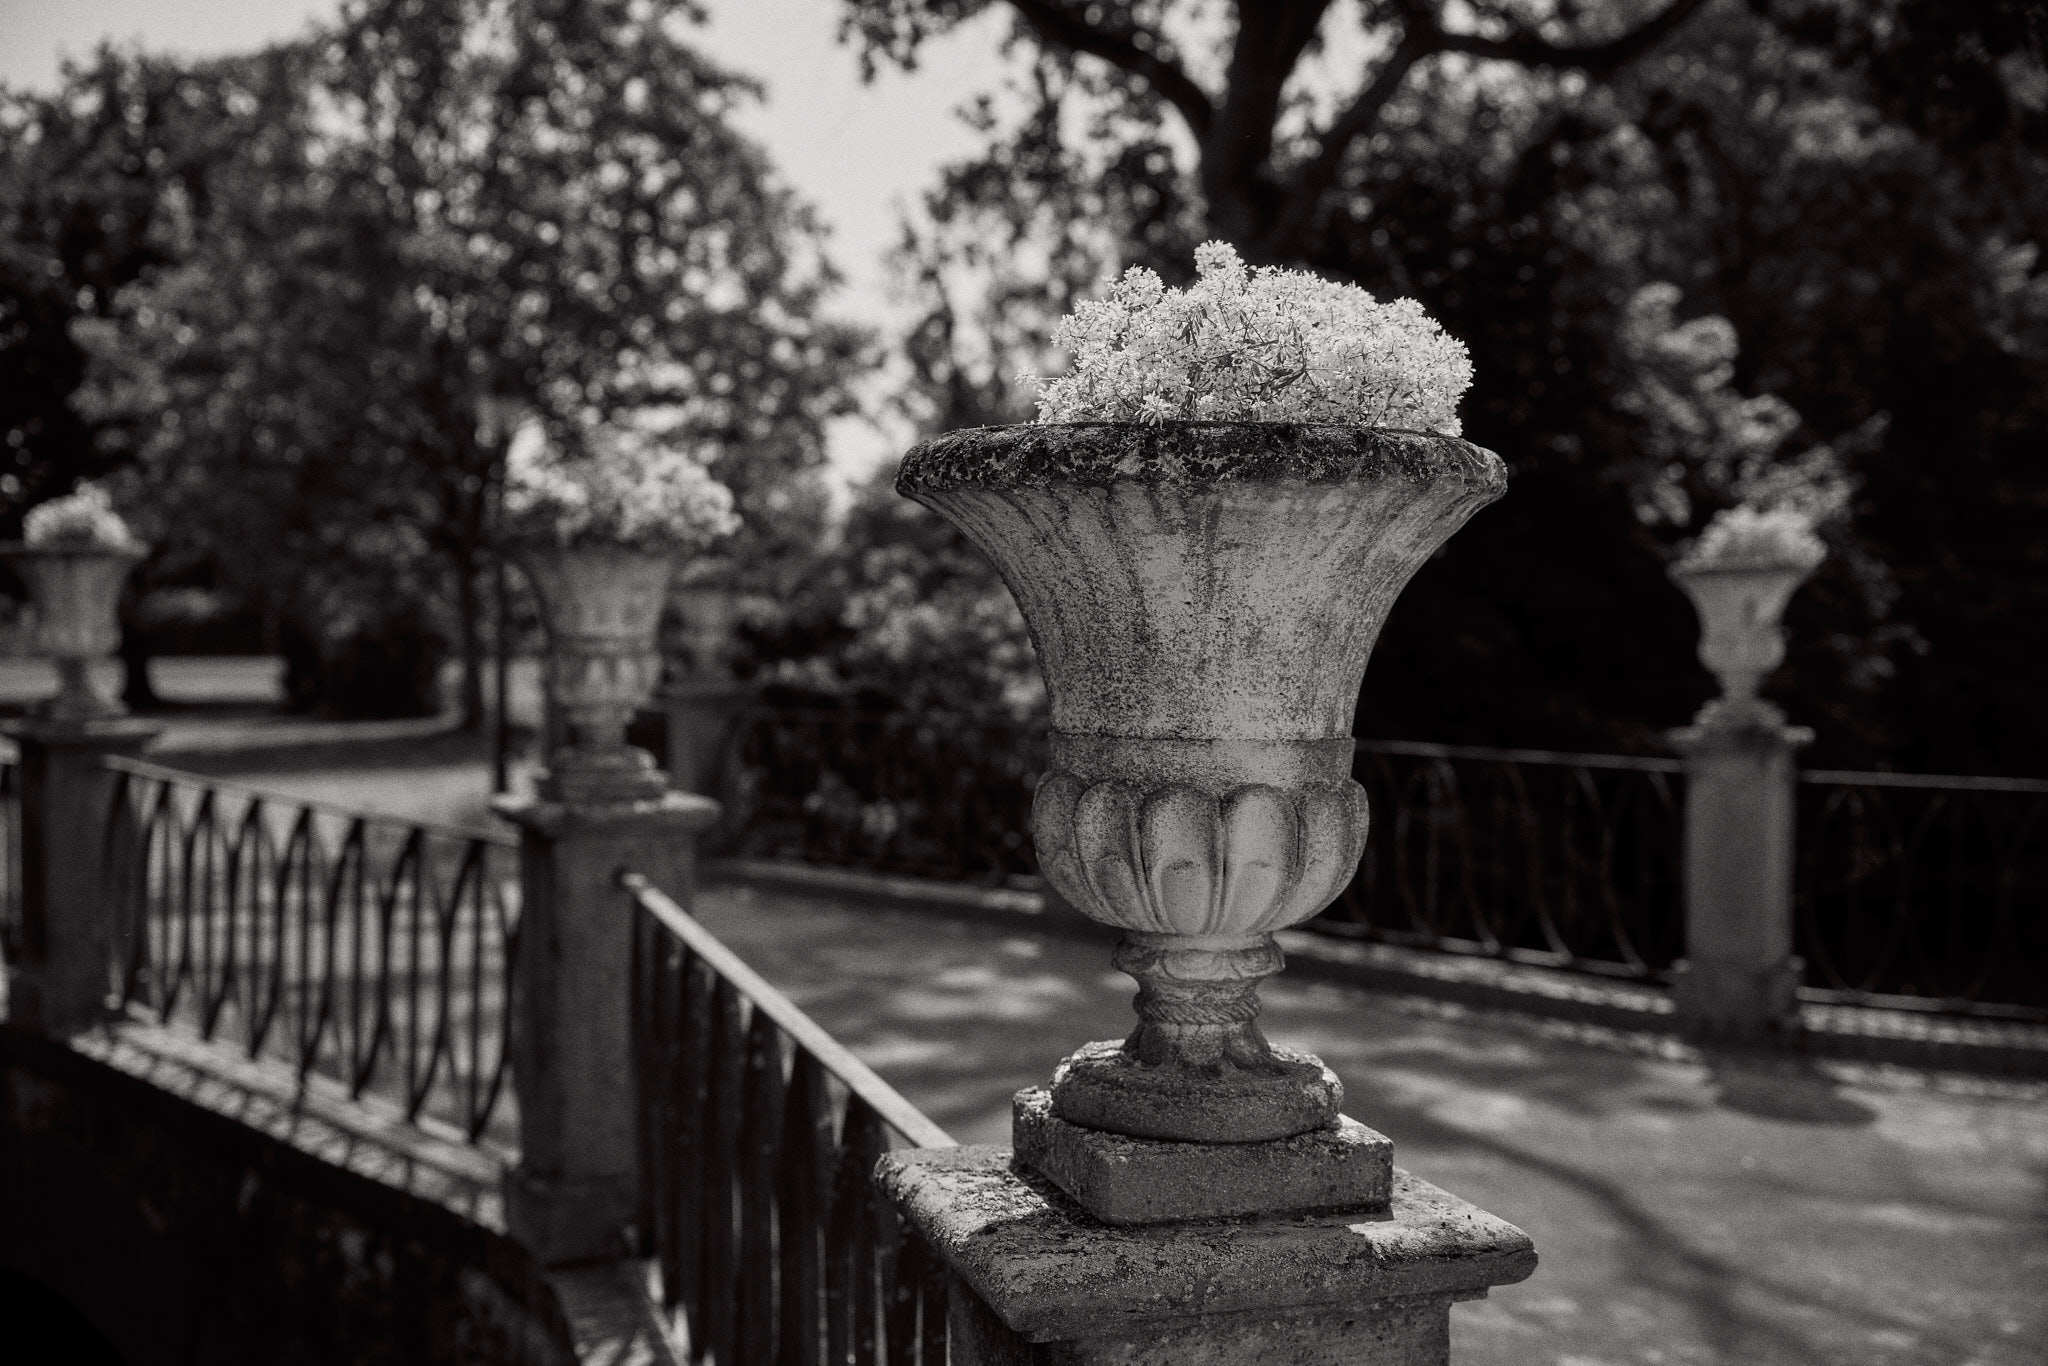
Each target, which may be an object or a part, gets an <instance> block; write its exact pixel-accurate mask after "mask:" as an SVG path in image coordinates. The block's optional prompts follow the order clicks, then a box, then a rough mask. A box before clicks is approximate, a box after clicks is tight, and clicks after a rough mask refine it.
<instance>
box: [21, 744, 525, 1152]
mask: <svg viewBox="0 0 2048 1366" xmlns="http://www.w3.org/2000/svg"><path fill="white" fill-rule="evenodd" d="M104 762H105V764H106V767H107V768H108V769H109V770H110V772H111V774H112V776H113V778H114V781H113V783H112V784H110V791H111V800H110V802H109V804H108V807H107V808H106V810H105V812H104V813H103V815H102V817H101V819H103V820H104V821H105V826H104V828H103V830H102V831H101V839H100V845H99V848H100V851H101V858H102V859H103V861H104V863H105V866H106V870H107V871H106V881H105V888H106V895H107V896H108V897H109V898H110V899H112V900H113V901H114V902H115V903H116V906H117V910H116V912H115V919H116V925H117V933H116V935H115V941H116V942H115V944H114V946H113V952H112V956H111V957H110V959H109V962H108V965H107V966H108V979H109V986H110V988H116V989H118V990H119V992H120V994H121V1000H122V1003H123V1004H124V1005H127V1006H133V1007H136V1008H139V1009H142V1010H146V1011H148V1012H149V1013H150V1014H151V1015H153V1016H154V1017H155V1019H156V1020H157V1021H158V1022H159V1023H161V1024H164V1025H170V1026H173V1027H180V1028H189V1029H192V1030H194V1031H195V1032H197V1033H198V1034H200V1036H201V1037H203V1038H214V1037H221V1038H233V1039H234V1040H235V1042H236V1043H238V1044H239V1045H240V1046H241V1047H242V1048H243V1050H244V1051H245V1052H246V1053H248V1055H249V1056H251V1057H265V1056H271V1057H276V1058H278V1059H279V1060H281V1061H284V1062H287V1063H289V1065H290V1066H291V1067H292V1068H293V1069H294V1071H295V1073H296V1075H297V1078H298V1081H299V1084H300V1085H301V1086H302V1087H303V1086H305V1085H306V1084H307V1082H308V1080H309V1078H311V1077H313V1076H315V1075H316V1074H324V1075H328V1076H331V1077H332V1078H333V1079H334V1080H337V1081H339V1082H340V1083H342V1084H343V1086H345V1087H346V1088H347V1089H348V1090H349V1092H350V1093H351V1094H352V1095H355V1096H358V1097H361V1096H364V1095H368V1094H376V1095H377V1096H379V1097H380V1098H383V1099H388V1100H391V1101H393V1102H395V1103H396V1104H397V1106H398V1107H399V1108H400V1109H401V1110H402V1111H403V1113H405V1114H406V1116H407V1117H408V1118H410V1119H412V1120H414V1121H415V1122H427V1121H435V1122H439V1121H442V1120H444V1119H445V1120H452V1121H453V1123H454V1125H455V1126H456V1127H458V1128H459V1129H460V1130H461V1131H463V1132H464V1133H466V1134H467V1136H468V1137H469V1138H470V1139H471V1140H472V1141H476V1140H478V1139H480V1138H481V1137H482V1136H483V1134H484V1132H485V1130H486V1128H487V1127H488V1126H489V1123H490V1120H491V1116H492V1113H493V1111H494V1110H495V1108H496V1106H497V1103H498V1100H499V1099H500V1097H501V1096H502V1094H503V1091H504V1085H505V1077H506V1069H507V1067H508V1066H509V1060H508V1056H507V1048H506V1041H505V1030H506V1029H508V1028H509V1025H510V1021H509V1019H508V1018H507V1014H506V1011H505V1000H504V978H505V975H506V974H507V973H508V972H509V970H510V967H511V963H512V958H513V955H514V953H515V952H516V944H517V937H518V927H517V924H516V923H515V922H514V920H513V918H512V916H511V914H510V912H509V911H508V909H507V907H506V905H505V901H504V895H503V892H502V891H501V890H500V889H498V888H496V886H495V884H494V883H493V880H492V876H491V872H490V868H491V861H490V860H491V852H492V850H493V849H495V848H499V847H501V846H502V847H505V848H510V847H511V845H510V841H509V840H505V841H499V840H493V839H488V838H485V837H481V836H474V835H470V834H467V833H463V832H455V831H439V830H435V829H433V828H430V827H426V826H419V825H409V824H405V823H400V822H389V821H381V820H377V819H375V818H371V817H364V816H359V815H355V814H353V813H347V812H337V811H333V810H331V809H329V808H323V807H319V806H317V805H315V804H305V803H296V802H289V801H287V800H286V799H282V798H274V797H267V796H265V795H264V794H262V793H260V792H256V791H253V790H251V789H246V788H239V787H236V786H235V785H233V784H223V783H214V782H210V781H202V780H199V779H196V778H193V777H190V776H188V775H184V774H179V773H176V772H175V771H173V770H169V769H163V768H159V767H157V766H155V765H151V764H145V763H142V762H140V761H136V760H130V759H122V758H109V759H107V760H105V761H104ZM5 781H6V779H5V775H4V772H0V792H4V783H5ZM323 821H336V822H339V823H340V828H341V831H342V836H341V840H340V843H339V846H338V852H337V853H336V854H335V856H334V857H332V858H329V857H328V856H327V854H326V852H325V846H324V843H323V839H322V835H321V830H322V822H323ZM280 832H283V833H282V838H281V839H280ZM4 837H5V836H4V831H0V839H4ZM5 857H7V853H6V850H5V849H4V848H0V858H5ZM0 910H4V908H0ZM490 1012H495V1013H496V1017H497V1019H496V1024H495V1027H493V1025H492V1024H491V1022H490V1021H489V1020H488V1019H487V1016H488V1014H489V1013H490ZM236 1031H239V1033H237V1032H236ZM487 1040H488V1042H487Z"/></svg>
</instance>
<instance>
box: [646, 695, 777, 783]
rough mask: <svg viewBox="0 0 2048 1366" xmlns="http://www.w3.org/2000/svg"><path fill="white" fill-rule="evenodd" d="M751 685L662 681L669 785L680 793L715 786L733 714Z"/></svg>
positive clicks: (746, 700) (659, 699)
mask: <svg viewBox="0 0 2048 1366" xmlns="http://www.w3.org/2000/svg"><path fill="white" fill-rule="evenodd" d="M754 692H755V690H754V685H753V684H751V683H737V682H734V681H733V680H731V679H724V678H680V679H675V680H673V681H671V682H667V683H664V684H662V685H661V688H660V690H659V691H658V693H657V695H656V698H655V705H656V706H657V707H659V708H660V709H661V711H662V713H663V717H664V724H665V729H666V731H667V734H666V736H665V737H664V739H665V741H666V746H665V747H666V749H667V764H668V781H669V786H671V787H673V788H675V789H676V790H677V791H679V792H702V793H714V792H717V791H718V790H719V786H720V774H719V764H720V761H721V760H722V759H723V757H724V754H725V743H726V738H727V733H728V731H729V730H730V729H731V727H732V722H733V718H734V717H736V716H738V715H739V713H740V711H741V710H742V709H743V708H745V707H746V705H747V704H748V703H749V702H751V701H753V699H754Z"/></svg>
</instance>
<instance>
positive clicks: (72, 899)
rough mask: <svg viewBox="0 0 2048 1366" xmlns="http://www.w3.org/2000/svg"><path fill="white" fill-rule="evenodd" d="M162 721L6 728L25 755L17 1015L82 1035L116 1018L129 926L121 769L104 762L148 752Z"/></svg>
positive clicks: (31, 1023) (12, 969) (49, 1029)
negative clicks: (115, 994)
mask: <svg viewBox="0 0 2048 1366" xmlns="http://www.w3.org/2000/svg"><path fill="white" fill-rule="evenodd" d="M161 730H162V727H160V726H158V725H155V724H154V723H152V722H147V721H137V720H132V719H126V718H119V717H111V716H103V717H99V718H96V719H94V720H91V721H66V720H55V719H41V718H39V719H33V720H27V721H17V722H14V723H12V724H10V725H8V726H7V727H6V733H7V734H8V735H9V736H10V737H12V739H13V740H14V742H15V744H16V746H17V747H18V748H19V749H20V751H21V760H20V762H21V961H20V962H18V963H10V964H8V982H7V1016H8V1019H9V1020H10V1021H11V1022H13V1023H15V1024H20V1025H26V1026H28V1027H29V1028H32V1029H38V1030H41V1031H43V1032H44V1033H46V1034H53V1035H66V1034H74V1033H77V1032H78V1031H79V1030H82V1029H85V1028H87V1027H89V1026H91V1025H93V1024H96V1023H98V1022H99V1021H101V1020H102V1019H104V1018H106V1015H107V1010H108V1006H107V1000H108V993H109V992H110V991H111V990H112V989H113V984H114V980H115V979H114V973H113V963H114V950H115V947H116V944H117V942H118V939H119V937H120V936H121V935H122V934H123V933H126V932H127V931H128V929H129V927H126V926H124V925H122V924H120V923H119V920H120V912H121V909H122V908H121V907H120V906H119V905H118V904H117V903H116V899H115V898H114V896H113V895H112V894H111V893H110V891H109V883H108V878H107V872H108V860H109V858H110V857H115V856H117V854H125V853H132V852H133V851H132V850H127V849H123V850H119V851H117V850H115V849H112V848H110V847H109V841H108V838H107V836H108V833H109V827H108V819H109V817H110V815H112V808H113V799H114V786H115V775H114V774H112V773H110V772H108V771H107V769H106V767H105V766H104V764H103V762H102V761H103V760H105V759H107V758H108V757H110V756H113V755H123V756H132V755H136V754H139V753H141V752H142V751H143V750H144V749H145V748H147V747H148V745H149V743H150V742H151V741H152V740H154V739H155V738H156V736H157V734H158V733H159V732H160V731H161Z"/></svg>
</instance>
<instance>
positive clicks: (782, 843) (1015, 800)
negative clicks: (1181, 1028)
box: [717, 706, 1045, 882]
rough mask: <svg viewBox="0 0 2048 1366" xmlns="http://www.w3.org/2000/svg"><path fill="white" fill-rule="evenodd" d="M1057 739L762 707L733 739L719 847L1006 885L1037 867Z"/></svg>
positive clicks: (985, 725)
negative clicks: (1033, 831) (1045, 777)
mask: <svg viewBox="0 0 2048 1366" xmlns="http://www.w3.org/2000/svg"><path fill="white" fill-rule="evenodd" d="M1044 767H1045V731H1044V729H1043V728H1032V727H1025V726H1018V725H1015V724H1011V723H1005V722H1000V721H987V720H982V719H978V718H973V717H963V716H948V715H943V714H937V713H927V714H924V715H911V714H881V715H878V714H874V713H863V712H855V711H841V710H832V709H828V708H797V707H767V706H762V707H752V708H749V709H747V710H745V711H743V712H741V713H740V714H739V715H738V716H737V717H736V718H735V720H734V721H733V724H732V726H731V728H730V729H729V730H728V732H727V735H726V746H725V751H724V760H723V762H722V764H721V765H720V772H721V773H722V775H723V781H722V784H721V790H720V791H719V792H718V794H717V796H718V797H719V799H720V801H721V802H723V804H724V806H725V809H726V817H725V823H724V827H723V829H722V830H721V831H720V832H719V836H718V839H719V842H720V843H721V844H722V846H723V848H724V850H725V851H726V852H730V853H734V854H739V855H742V856H747V857H754V858H780V859H795V860H800V861H803V862H807V863H820V864H831V865H838V866H844V867H859V868H872V869H875V870H877V871H880V872H889V873H903V874H911V875H916V876H924V877H934V878H947V879H953V880H960V881H972V882H999V881H1002V880H1004V879H1006V878H1009V877H1012V876H1016V875H1020V874H1029V873H1031V872H1033V871H1034V870H1035V866H1036V865H1035V864H1034V862H1033V860H1032V855H1031V836H1030V828H1031V796H1032V793H1033V791H1035V790H1036V788H1037V786H1038V775H1039V773H1040V772H1041V771H1042V770H1043V769H1044Z"/></svg>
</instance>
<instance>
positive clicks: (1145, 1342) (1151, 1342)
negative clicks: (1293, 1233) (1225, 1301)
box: [949, 1283, 1451, 1366]
mask: <svg viewBox="0 0 2048 1366" xmlns="http://www.w3.org/2000/svg"><path fill="white" fill-rule="evenodd" d="M1450 1308H1451V1302H1450V1300H1449V1298H1448V1297H1443V1296H1435V1297H1424V1298H1421V1299H1411V1300H1393V1301H1389V1302H1387V1303H1383V1304H1374V1305H1364V1306H1359V1307H1354V1308H1350V1309H1342V1310H1296V1311H1281V1312H1278V1313H1245V1314H1214V1315H1206V1316H1204V1317H1202V1318H1199V1319H1196V1320H1194V1321H1192V1322H1190V1323H1185V1324H1181V1325H1178V1326H1167V1325H1151V1326H1149V1327H1148V1328H1147V1330H1146V1331H1145V1332H1144V1333H1143V1334H1142V1335H1141V1336H1137V1337H1129V1338H1084V1339H1079V1340H1069V1341H1060V1342H1053V1343H1047V1344H1033V1343H1031V1342H1029V1341H1027V1340H1025V1339H1022V1338H1019V1337H1018V1336H1017V1335H1016V1334H1015V1333H1013V1332H1011V1331H1010V1330H1009V1329H1008V1328H1007V1327H1005V1326H1004V1324H1003V1322H1002V1320H1001V1319H999V1318H997V1317H996V1316H995V1314H994V1313H993V1312H992V1311H991V1310H990V1309H989V1307H988V1306H987V1305H985V1304H983V1303H982V1302H981V1300H980V1299H979V1298H978V1297H977V1296H976V1295H975V1294H974V1292H973V1291H971V1290H969V1289H967V1288H966V1287H965V1286H962V1285H959V1284H957V1283H956V1284H955V1286H954V1289H953V1298H952V1303H951V1314H950V1316H949V1326H950V1328H951V1342H950V1343H949V1347H950V1349H951V1353H950V1361H951V1363H952V1366H1446V1363H1448V1362H1449V1360H1450V1352H1451V1343H1450V1337H1451V1332H1450V1329H1451V1321H1450V1320H1451V1315H1450Z"/></svg>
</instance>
